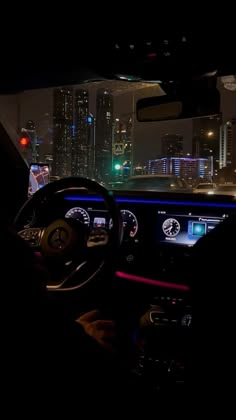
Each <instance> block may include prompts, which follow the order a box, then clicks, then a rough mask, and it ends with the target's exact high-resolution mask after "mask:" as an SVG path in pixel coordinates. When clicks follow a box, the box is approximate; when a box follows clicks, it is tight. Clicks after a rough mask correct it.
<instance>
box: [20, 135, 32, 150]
mask: <svg viewBox="0 0 236 420" xmlns="http://www.w3.org/2000/svg"><path fill="white" fill-rule="evenodd" d="M19 144H20V146H21V147H22V148H27V147H28V146H29V144H30V139H29V137H27V136H21V137H20V139H19Z"/></svg>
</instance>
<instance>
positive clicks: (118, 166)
mask: <svg viewBox="0 0 236 420" xmlns="http://www.w3.org/2000/svg"><path fill="white" fill-rule="evenodd" d="M114 169H115V171H119V170H120V169H121V164H120V163H115V165H114Z"/></svg>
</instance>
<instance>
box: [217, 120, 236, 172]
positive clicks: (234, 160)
mask: <svg viewBox="0 0 236 420" xmlns="http://www.w3.org/2000/svg"><path fill="white" fill-rule="evenodd" d="M219 166H220V169H222V168H226V167H232V168H233V169H236V118H233V119H232V121H227V123H226V124H223V125H221V127H220V162H219Z"/></svg>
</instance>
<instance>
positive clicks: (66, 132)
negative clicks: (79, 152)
mask: <svg viewBox="0 0 236 420" xmlns="http://www.w3.org/2000/svg"><path fill="white" fill-rule="evenodd" d="M72 137H73V89H72V88H70V87H63V88H58V89H54V92H53V175H54V176H59V177H63V176H70V175H71V141H72Z"/></svg>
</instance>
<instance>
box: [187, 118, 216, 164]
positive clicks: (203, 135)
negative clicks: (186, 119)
mask: <svg viewBox="0 0 236 420" xmlns="http://www.w3.org/2000/svg"><path fill="white" fill-rule="evenodd" d="M220 124H221V115H216V116H212V117H205V118H196V119H193V150H192V153H193V157H194V158H208V157H209V156H211V157H213V163H214V171H217V169H218V167H219V137H220V134H219V133H220Z"/></svg>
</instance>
